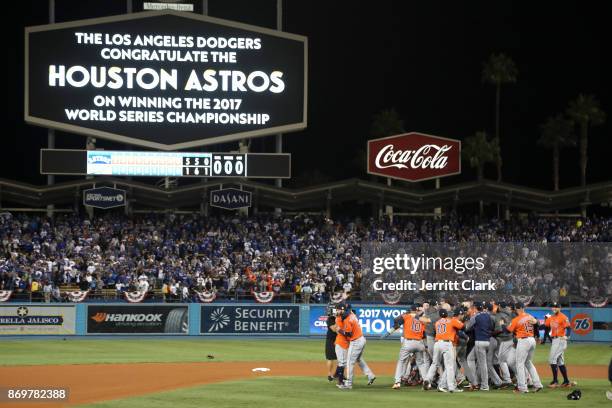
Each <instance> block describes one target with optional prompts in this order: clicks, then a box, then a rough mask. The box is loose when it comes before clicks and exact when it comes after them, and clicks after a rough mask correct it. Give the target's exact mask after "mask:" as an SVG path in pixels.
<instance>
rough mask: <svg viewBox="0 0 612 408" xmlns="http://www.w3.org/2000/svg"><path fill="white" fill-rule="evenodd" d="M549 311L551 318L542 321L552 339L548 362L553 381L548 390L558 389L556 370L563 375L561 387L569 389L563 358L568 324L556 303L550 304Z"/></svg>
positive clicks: (569, 384)
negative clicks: (550, 310) (550, 311)
mask: <svg viewBox="0 0 612 408" xmlns="http://www.w3.org/2000/svg"><path fill="white" fill-rule="evenodd" d="M551 309H552V316H550V317H549V318H547V319H546V320H545V321H544V325H545V326H546V327H547V328H549V329H550V337H551V338H552V345H551V346H550V354H549V357H548V362H549V363H550V369H551V370H552V375H553V380H552V382H551V383H550V385H549V388H557V387H559V382H558V380H557V368H558V369H559V371H561V375H563V383H562V384H561V387H571V385H572V384H571V383H570V380H569V378H568V376H567V368H566V367H565V358H564V354H565V349H566V348H567V337H566V330H567V329H568V328H570V327H571V326H570V322H569V319H568V318H567V316H566V315H564V314H563V313H561V306H560V305H559V304H558V303H557V302H554V303H553V304H552V306H551Z"/></svg>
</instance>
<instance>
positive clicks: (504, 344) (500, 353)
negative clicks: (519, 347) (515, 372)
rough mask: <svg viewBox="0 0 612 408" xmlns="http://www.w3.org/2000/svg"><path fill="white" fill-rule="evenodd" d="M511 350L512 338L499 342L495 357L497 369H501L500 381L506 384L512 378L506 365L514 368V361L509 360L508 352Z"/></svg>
mask: <svg viewBox="0 0 612 408" xmlns="http://www.w3.org/2000/svg"><path fill="white" fill-rule="evenodd" d="M512 351H513V348H512V339H509V340H504V341H500V342H499V349H498V350H497V359H498V360H499V371H501V375H502V381H503V382H504V383H507V384H508V383H510V382H512V379H511V378H510V370H508V367H511V368H513V369H514V364H515V363H514V362H510V354H511V352H512ZM512 354H514V353H512Z"/></svg>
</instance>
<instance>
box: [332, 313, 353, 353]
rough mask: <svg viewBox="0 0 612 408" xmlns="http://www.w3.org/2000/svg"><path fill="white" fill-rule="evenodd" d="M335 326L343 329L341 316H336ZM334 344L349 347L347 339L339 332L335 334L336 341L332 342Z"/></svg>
mask: <svg viewBox="0 0 612 408" xmlns="http://www.w3.org/2000/svg"><path fill="white" fill-rule="evenodd" d="M336 326H337V327H338V329H343V330H344V322H343V321H342V318H341V317H340V316H336ZM334 344H335V345H337V346H340V347H342V348H343V349H345V350H346V349H348V348H349V341H348V339H347V338H346V337H345V336H343V335H342V334H340V333H337V334H336V341H335V342H334Z"/></svg>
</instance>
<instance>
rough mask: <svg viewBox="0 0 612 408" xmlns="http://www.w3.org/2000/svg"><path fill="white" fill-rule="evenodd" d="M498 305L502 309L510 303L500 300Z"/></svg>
mask: <svg viewBox="0 0 612 408" xmlns="http://www.w3.org/2000/svg"><path fill="white" fill-rule="evenodd" d="M498 305H499V307H500V309H505V308H506V307H508V304H507V303H506V302H499V303H498Z"/></svg>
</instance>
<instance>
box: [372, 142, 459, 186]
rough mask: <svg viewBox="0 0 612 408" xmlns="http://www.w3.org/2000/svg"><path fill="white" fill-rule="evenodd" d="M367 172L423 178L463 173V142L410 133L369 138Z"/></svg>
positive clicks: (407, 178) (404, 178) (395, 176)
mask: <svg viewBox="0 0 612 408" xmlns="http://www.w3.org/2000/svg"><path fill="white" fill-rule="evenodd" d="M368 173H370V174H375V175H377V176H384V177H391V178H396V179H400V180H407V181H423V180H429V179H433V178H438V177H446V176H451V175H453V174H459V173H461V141H459V140H455V139H447V138H445V137H439V136H432V135H426V134H423V133H417V132H410V133H405V134H402V135H395V136H389V137H383V138H381V139H374V140H369V141H368Z"/></svg>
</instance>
